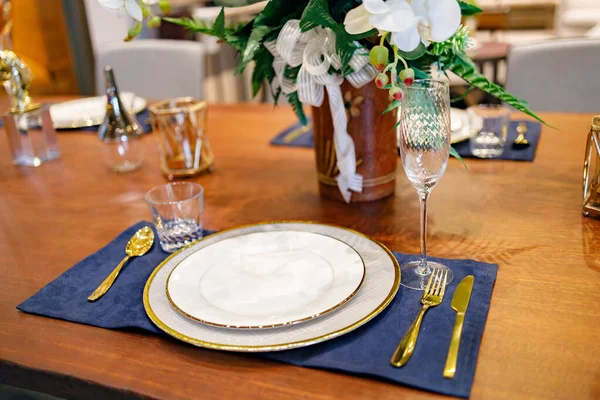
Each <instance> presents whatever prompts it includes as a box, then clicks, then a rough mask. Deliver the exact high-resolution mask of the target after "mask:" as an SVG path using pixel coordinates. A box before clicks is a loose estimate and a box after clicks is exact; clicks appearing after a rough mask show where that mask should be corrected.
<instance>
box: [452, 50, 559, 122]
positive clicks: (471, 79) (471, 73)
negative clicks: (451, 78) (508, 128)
mask: <svg viewBox="0 0 600 400" xmlns="http://www.w3.org/2000/svg"><path fill="white" fill-rule="evenodd" d="M450 70H451V71H452V72H454V73H455V74H456V75H458V76H460V77H461V78H463V79H464V80H465V81H466V82H467V83H469V84H471V85H473V86H476V87H478V88H479V89H481V90H483V91H484V92H486V93H489V94H491V95H492V96H494V97H496V98H498V99H500V100H502V101H504V102H505V103H506V104H508V105H510V106H512V107H514V108H515V109H517V110H519V111H521V112H523V113H525V114H527V115H529V116H532V117H533V118H535V119H537V120H538V121H540V122H541V123H543V124H545V125H548V124H546V122H544V120H543V119H542V118H541V117H539V116H538V115H537V114H536V113H534V112H533V111H531V110H530V109H529V108H528V107H527V103H525V102H524V101H523V100H520V99H518V98H517V97H515V96H513V95H512V94H510V93H508V92H507V91H506V90H504V88H503V87H502V86H500V85H497V84H495V83H492V82H490V81H488V79H487V78H486V77H485V76H484V75H482V74H480V73H479V72H477V71H476V70H475V69H474V68H473V67H472V66H471V65H470V64H469V63H466V62H465V61H464V60H462V59H460V58H457V59H456V60H455V62H454V63H453V64H451V65H450Z"/></svg>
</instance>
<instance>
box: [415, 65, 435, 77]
mask: <svg viewBox="0 0 600 400" xmlns="http://www.w3.org/2000/svg"><path fill="white" fill-rule="evenodd" d="M411 68H412V69H413V71H415V78H416V79H429V78H431V76H430V75H429V74H428V73H427V72H425V71H423V70H421V69H419V68H417V67H413V66H411Z"/></svg>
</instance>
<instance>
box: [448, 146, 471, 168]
mask: <svg viewBox="0 0 600 400" xmlns="http://www.w3.org/2000/svg"><path fill="white" fill-rule="evenodd" d="M450 155H451V156H452V157H454V158H458V159H459V160H460V162H462V164H463V165H464V166H465V169H466V170H467V172H468V171H469V167H467V164H466V163H465V160H463V158H462V157H461V156H460V154H458V151H456V150H455V149H454V147H452V146H450Z"/></svg>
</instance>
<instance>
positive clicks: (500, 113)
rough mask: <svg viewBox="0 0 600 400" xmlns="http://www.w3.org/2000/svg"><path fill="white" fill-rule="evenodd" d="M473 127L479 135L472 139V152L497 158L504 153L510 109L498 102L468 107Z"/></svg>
mask: <svg viewBox="0 0 600 400" xmlns="http://www.w3.org/2000/svg"><path fill="white" fill-rule="evenodd" d="M467 112H468V113H469V119H470V124H471V129H473V130H475V131H477V132H478V133H477V135H475V136H473V137H472V138H471V139H470V147H471V152H472V153H473V155H474V156H475V157H479V158H496V157H500V156H501V155H502V153H504V145H505V144H506V136H507V131H508V124H509V122H510V110H509V109H508V108H506V107H504V106H502V105H498V104H480V105H477V106H471V107H469V108H468V109H467Z"/></svg>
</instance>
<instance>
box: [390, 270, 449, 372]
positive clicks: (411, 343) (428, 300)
mask: <svg viewBox="0 0 600 400" xmlns="http://www.w3.org/2000/svg"><path fill="white" fill-rule="evenodd" d="M447 278H448V270H447V269H446V270H442V269H439V268H438V269H434V270H433V272H432V273H431V275H430V276H429V281H428V282H427V286H426V287H425V291H424V292H423V297H422V298H421V304H423V307H422V308H421V311H420V312H419V315H417V318H416V319H415V322H413V323H412V325H411V326H410V328H408V331H407V332H406V334H405V335H404V337H403V338H402V340H401V341H400V344H399V345H398V347H396V351H394V354H393V355H392V359H391V360H390V363H391V364H392V365H393V366H394V367H402V366H404V365H405V364H406V363H407V362H408V360H409V359H410V357H411V356H412V354H413V352H414V351H415V346H416V345H417V338H418V337H419V330H420V329H421V322H422V321H423V316H424V315H425V311H427V310H428V309H429V308H430V307H435V306H439V305H440V304H442V300H443V299H444V292H445V291H446V281H447Z"/></svg>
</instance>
